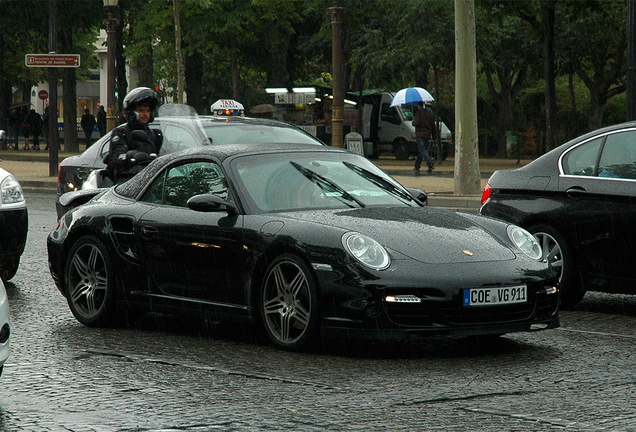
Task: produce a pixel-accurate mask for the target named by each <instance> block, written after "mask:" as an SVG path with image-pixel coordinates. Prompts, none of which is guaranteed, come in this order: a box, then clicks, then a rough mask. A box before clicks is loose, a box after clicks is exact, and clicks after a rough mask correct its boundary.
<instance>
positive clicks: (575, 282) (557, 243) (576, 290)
mask: <svg viewBox="0 0 636 432" xmlns="http://www.w3.org/2000/svg"><path fill="white" fill-rule="evenodd" d="M528 231H530V233H532V234H533V235H534V236H535V238H536V239H537V241H538V242H539V244H540V245H541V248H542V249H543V259H544V260H547V261H548V262H549V263H550V265H551V266H552V268H554V269H555V270H556V271H557V272H558V274H559V291H560V298H561V308H562V309H569V308H571V307H573V306H574V305H575V304H577V303H578V302H580V301H581V299H583V296H585V288H584V287H583V285H582V281H581V278H580V277H579V276H578V271H577V269H576V263H575V262H574V257H573V256H572V253H571V251H570V247H569V245H568V244H567V242H566V241H565V238H564V237H563V235H562V234H561V233H560V232H559V231H557V230H556V229H554V228H552V227H551V226H548V225H543V224H540V225H534V226H531V227H530V228H528Z"/></svg>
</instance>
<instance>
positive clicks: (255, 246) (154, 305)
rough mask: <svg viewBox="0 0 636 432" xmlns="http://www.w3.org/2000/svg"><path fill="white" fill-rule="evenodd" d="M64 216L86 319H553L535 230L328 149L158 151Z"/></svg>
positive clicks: (267, 325) (496, 328)
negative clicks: (431, 197)
mask: <svg viewBox="0 0 636 432" xmlns="http://www.w3.org/2000/svg"><path fill="white" fill-rule="evenodd" d="M85 192H92V193H93V194H94V195H95V196H94V198H93V199H92V200H90V201H89V202H87V203H86V204H84V205H80V206H78V207H74V208H73V209H71V210H69V211H68V212H66V213H65V214H64V215H63V216H62V217H61V219H60V222H59V224H58V226H57V228H56V229H55V230H54V231H52V232H51V233H50V235H49V237H48V242H47V245H48V253H49V268H50V270H51V274H52V276H53V278H54V280H55V282H56V284H57V287H58V288H59V290H60V292H61V293H62V294H63V295H64V296H65V297H66V298H67V301H68V304H69V307H70V309H71V311H72V312H73V314H74V316H75V317H76V318H77V320H78V321H80V322H81V323H83V324H85V325H88V326H97V325H109V324H117V323H122V322H125V321H124V320H126V319H130V318H131V317H132V316H133V315H134V314H135V313H144V312H147V311H149V310H150V311H156V312H162V311H163V312H165V311H167V312H172V313H175V312H176V313H180V314H184V315H186V316H202V317H207V318H211V319H215V320H226V321H232V320H234V321H246V322H252V323H254V324H258V327H259V328H260V329H262V330H263V331H264V332H265V333H266V334H267V336H269V338H270V339H271V341H272V342H273V343H274V344H275V345H277V346H278V347H281V348H283V349H290V350H296V349H301V348H304V347H307V346H310V345H311V343H312V341H314V340H315V338H316V337H318V336H319V335H325V336H327V335H328V336H338V337H347V338H362V339H369V338H372V339H408V338H411V337H441V336H447V337H448V336H474V335H502V334H504V333H509V332H518V331H535V330H545V329H549V328H554V327H558V325H559V318H558V310H557V306H558V301H559V293H558V289H557V286H556V285H557V280H556V274H555V272H554V270H552V269H551V268H550V266H549V265H548V264H547V263H546V262H545V261H542V260H541V257H542V254H541V249H540V247H539V245H538V243H537V241H536V240H535V238H534V237H533V236H532V235H531V234H530V233H528V232H527V231H526V230H524V229H522V228H519V227H517V226H514V225H512V224H509V223H505V222H502V221H498V220H495V219H491V218H484V217H480V216H478V215H470V214H461V213H456V212H452V211H447V210H442V209H436V208H430V207H427V206H425V201H426V195H425V194H424V193H423V192H422V191H420V190H416V189H406V188H404V187H403V186H402V185H400V184H399V183H398V182H397V181H396V180H394V179H393V178H391V177H390V176H388V175H387V174H386V173H384V172H383V171H382V170H380V169H379V168H378V167H377V166H376V165H374V164H373V163H372V162H370V161H369V160H367V159H366V158H364V157H363V156H361V155H357V154H353V153H350V152H348V151H345V150H343V149H336V148H333V147H329V146H314V145H306V144H305V145H300V144H287V145H285V144H284V143H279V144H240V145H220V146H206V147H202V148H196V149H190V150H184V151H181V152H178V153H172V154H170V155H166V156H163V157H159V158H157V159H155V160H154V161H153V162H151V163H150V164H149V165H148V166H147V167H146V168H145V169H144V170H143V171H141V172H140V173H139V174H138V175H136V176H135V177H133V178H132V179H131V180H129V181H128V182H126V183H123V184H120V185H117V186H115V187H113V188H110V189H101V190H100V189H96V190H93V191H78V192H69V193H68V194H66V195H65V196H70V200H71V201H72V197H73V196H74V195H78V194H79V195H81V194H83V193H85Z"/></svg>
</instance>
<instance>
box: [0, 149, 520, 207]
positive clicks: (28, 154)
mask: <svg viewBox="0 0 636 432" xmlns="http://www.w3.org/2000/svg"><path fill="white" fill-rule="evenodd" d="M42 148H44V147H43V146H42ZM83 149H84V146H80V150H83ZM74 154H75V153H67V152H59V153H58V162H61V161H62V160H63V159H64V158H66V157H69V156H73V155H74ZM373 162H374V163H375V164H376V165H378V166H379V167H380V168H382V169H383V170H384V171H386V172H387V173H389V174H390V175H392V176H393V177H394V178H395V179H396V180H397V181H399V182H400V183H401V184H403V185H404V186H406V187H414V188H418V189H421V190H423V191H424V192H426V193H427V195H428V203H429V205H430V206H433V207H446V208H452V209H468V210H476V209H478V208H479V206H480V204H481V203H480V201H481V193H480V194H478V195H470V196H459V195H455V194H454V192H453V191H454V189H455V179H454V177H453V176H454V170H455V160H454V158H448V159H446V160H445V161H442V162H438V163H437V164H436V166H435V171H433V173H432V174H430V175H429V174H428V173H427V172H426V165H425V164H424V165H423V167H422V171H421V174H420V175H419V176H415V174H414V173H413V166H414V159H413V158H411V159H409V160H405V161H400V160H397V159H395V157H393V156H392V155H388V154H387V155H382V156H381V157H380V158H379V159H376V160H373ZM528 162H530V160H526V159H522V160H521V161H520V163H517V160H516V159H493V158H480V160H479V170H480V172H481V183H482V187H483V186H484V185H485V184H486V181H487V180H488V178H489V177H490V175H491V174H492V173H493V172H495V171H496V170H499V169H511V168H518V167H521V166H523V165H525V164H527V163H528ZM0 167H1V168H4V169H5V170H7V171H9V172H10V173H11V174H13V175H14V176H15V177H16V178H17V179H18V181H19V182H20V184H21V185H22V188H23V189H24V190H25V191H50V192H52V193H55V192H56V191H57V177H51V176H50V175H49V172H50V166H49V154H48V151H46V150H40V151H37V150H26V151H25V150H0Z"/></svg>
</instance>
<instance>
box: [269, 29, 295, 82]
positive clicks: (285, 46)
mask: <svg viewBox="0 0 636 432" xmlns="http://www.w3.org/2000/svg"><path fill="white" fill-rule="evenodd" d="M290 42H291V35H289V34H286V35H285V37H284V38H283V39H282V41H281V43H280V44H279V45H278V46H277V47H276V48H274V49H272V50H271V51H270V53H269V57H270V62H269V70H268V71H267V86H268V87H286V88H289V87H292V82H291V80H290V77H289V73H288V68H287V54H288V52H289V46H290Z"/></svg>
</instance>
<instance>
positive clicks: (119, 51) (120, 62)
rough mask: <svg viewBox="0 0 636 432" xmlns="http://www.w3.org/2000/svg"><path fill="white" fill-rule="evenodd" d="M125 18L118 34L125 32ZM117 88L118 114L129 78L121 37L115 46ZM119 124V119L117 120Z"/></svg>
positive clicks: (126, 91) (126, 90)
mask: <svg viewBox="0 0 636 432" xmlns="http://www.w3.org/2000/svg"><path fill="white" fill-rule="evenodd" d="M123 25H124V24H123V20H120V21H119V30H118V34H122V33H123ZM115 79H116V83H115V88H116V89H117V115H119V113H121V110H122V107H123V105H124V98H125V97H126V94H127V93H128V80H127V79H126V59H125V58H124V45H123V41H122V38H121V37H118V38H117V46H116V48H115ZM117 124H119V119H118V121H117Z"/></svg>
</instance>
